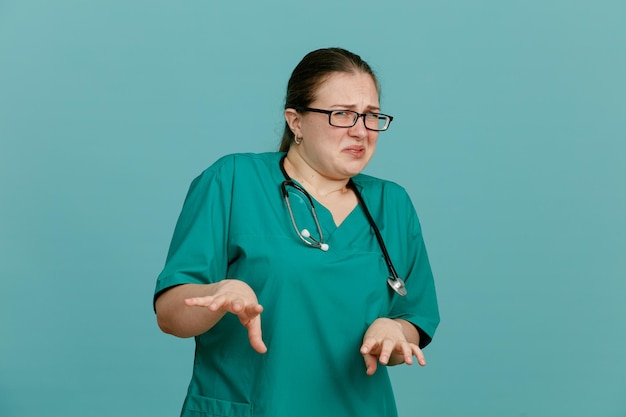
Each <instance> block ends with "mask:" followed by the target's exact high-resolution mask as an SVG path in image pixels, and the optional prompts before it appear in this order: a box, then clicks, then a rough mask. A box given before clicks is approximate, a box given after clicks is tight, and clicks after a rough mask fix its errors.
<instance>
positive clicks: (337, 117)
mask: <svg viewBox="0 0 626 417" xmlns="http://www.w3.org/2000/svg"><path fill="white" fill-rule="evenodd" d="M358 117H359V114H358V113H356V112H353V111H345V110H343V111H334V112H332V113H331V114H330V124H331V125H333V126H336V127H352V126H354V125H355V124H356V123H357V122H358V120H357V118H358ZM362 117H363V119H364V121H365V127H367V128H368V129H371V130H385V129H386V128H387V127H388V126H389V117H388V116H385V115H383V114H376V113H371V114H365V115H364V116H362Z"/></svg>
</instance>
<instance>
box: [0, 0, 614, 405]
mask: <svg viewBox="0 0 626 417" xmlns="http://www.w3.org/2000/svg"><path fill="white" fill-rule="evenodd" d="M625 21H626V3H624V1H623V0H615V1H610V0H599V1H595V2H590V1H579V0H572V1H565V0H543V1H539V0H529V1H524V2H521V1H506V2H505V1H497V0H483V1H471V2H470V1H467V2H466V1H440V2H425V1H409V0H403V1H389V2H373V1H366V2H356V1H343V2H335V1H326V0H323V1H316V2H287V1H276V0H271V1H265V2H252V1H250V2H242V1H230V2H209V1H198V0H190V1H184V2H169V1H121V0H111V1H102V0H97V1H79V0H58V1H43V0H40V1H17V0H15V1H7V0H4V1H0V210H1V212H0V214H1V215H0V267H1V271H2V276H1V277H0V301H1V302H0V415H1V416H7V417H13V416H24V417H26V416H39V415H45V416H63V417H69V416H85V415H89V416H131V415H132V416H135V415H139V416H142V415H144V416H148V415H150V416H173V415H177V414H178V412H179V409H180V404H181V402H182V400H183V397H184V394H185V390H186V385H187V382H188V378H189V376H190V371H191V360H192V351H193V342H192V340H182V339H176V338H174V337H171V336H167V335H164V334H162V333H160V331H159V330H158V328H157V326H156V323H155V319H154V315H153V312H152V306H151V298H152V291H153V287H154V282H155V278H156V275H157V274H158V273H159V271H160V268H161V267H162V265H163V262H164V260H165V255H166V251H167V247H168V244H169V239H170V237H171V233H172V231H173V227H174V224H175V221H176V218H177V215H178V213H179V210H180V208H181V205H182V201H183V198H184V196H185V193H186V191H187V187H188V185H189V182H190V181H191V180H192V178H193V177H194V176H196V175H197V174H198V173H199V172H200V171H201V170H203V169H204V168H205V167H206V166H208V165H209V164H211V163H212V162H213V161H214V160H215V159H216V158H217V157H219V156H221V155H223V154H225V153H231V152H240V151H251V152H260V151H267V150H274V149H276V147H277V146H278V141H279V137H280V133H281V129H282V126H283V121H282V120H283V119H282V110H281V106H282V100H283V95H284V89H285V86H286V82H287V79H288V77H289V74H290V72H291V70H292V69H293V67H294V66H295V65H296V64H297V62H298V61H299V60H300V59H301V58H302V56H303V55H304V54H305V53H307V52H308V51H310V50H312V49H316V48H319V47H326V46H342V47H345V48H348V49H350V50H353V51H354V52H357V53H359V54H360V55H362V57H363V58H365V59H366V60H367V61H369V62H370V63H371V64H372V66H373V67H374V68H375V70H376V71H377V72H378V74H379V76H380V80H381V83H382V85H383V96H382V103H383V109H384V111H385V112H387V113H389V114H392V115H394V116H395V119H394V123H393V125H392V128H391V130H390V131H388V132H386V133H385V134H384V135H383V136H381V138H380V141H379V148H378V151H377V155H376V156H375V159H374V161H373V162H372V163H371V164H370V166H369V167H368V169H367V173H369V174H372V175H376V176H380V177H383V178H387V179H390V180H394V181H397V182H399V183H401V184H402V185H404V186H405V187H406V188H407V189H408V191H409V193H410V194H411V196H412V198H413V200H414V203H415V205H416V207H417V209H418V213H419V214H420V218H421V220H422V223H423V229H424V233H425V238H426V241H427V245H428V248H429V253H430V257H431V261H432V265H433V269H434V272H435V274H436V279H437V285H438V291H439V298H440V307H441V314H442V324H441V326H440V329H439V332H438V334H437V336H436V338H435V340H434V342H433V344H432V345H431V347H429V348H427V350H426V355H427V359H428V361H429V364H428V366H427V367H426V368H424V369H420V368H418V367H415V366H414V367H396V368H394V369H393V370H392V376H393V379H394V385H395V387H396V393H397V399H398V406H399V410H400V414H401V416H403V417H413V416H416V417H417V416H432V417H452V416H459V417H461V416H480V417H502V416H512V417H543V416H555V415H562V416H565V415H567V416H574V417H583V416H584V417H587V416H592V417H619V416H621V417H623V416H626V399H625V398H626V397H625V396H624V393H625V392H626V361H625V360H624V352H625V351H626V325H625V318H626V306H625V303H624V298H625V296H626V279H625V278H626V261H625V258H626V256H625V255H626V221H625V215H624V214H625V213H626V191H625V184H624V183H625V179H626V168H624V156H625V153H626V144H625V139H626V81H625V74H626V25H625V24H624V22H625Z"/></svg>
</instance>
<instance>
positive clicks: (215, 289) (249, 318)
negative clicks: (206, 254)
mask: <svg viewBox="0 0 626 417" xmlns="http://www.w3.org/2000/svg"><path fill="white" fill-rule="evenodd" d="M184 303H185V305H187V306H189V307H200V308H206V309H207V310H209V311H210V312H213V313H218V312H221V313H223V314H225V313H232V314H234V315H236V316H237V317H238V318H239V321H240V322H241V324H242V325H243V326H244V327H245V328H246V329H248V339H249V340H250V345H251V346H252V348H253V349H254V350H256V351H257V352H259V353H265V352H267V347H266V346H265V343H264V342H263V338H262V332H261V312H263V306H261V304H259V301H258V299H257V296H256V294H255V293H254V291H253V290H252V288H250V286H249V285H248V284H246V283H245V282H243V281H240V280H237V279H225V280H223V281H220V282H218V283H216V284H213V285H212V286H211V291H210V294H209V295H204V296H200V297H198V296H196V297H188V298H185V299H184Z"/></svg>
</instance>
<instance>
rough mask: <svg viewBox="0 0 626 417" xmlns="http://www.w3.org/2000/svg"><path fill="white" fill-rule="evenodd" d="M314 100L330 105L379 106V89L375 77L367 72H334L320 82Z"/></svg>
mask: <svg viewBox="0 0 626 417" xmlns="http://www.w3.org/2000/svg"><path fill="white" fill-rule="evenodd" d="M314 102H315V103H318V104H324V105H328V106H332V105H365V106H378V105H379V103H378V89H377V88H376V83H375V81H374V78H372V76H371V75H370V74H367V73H365V72H360V71H359V72H334V73H332V74H330V75H329V76H327V77H326V78H325V79H324V80H323V81H322V82H321V83H320V84H319V86H318V87H317V89H316V91H315V100H314Z"/></svg>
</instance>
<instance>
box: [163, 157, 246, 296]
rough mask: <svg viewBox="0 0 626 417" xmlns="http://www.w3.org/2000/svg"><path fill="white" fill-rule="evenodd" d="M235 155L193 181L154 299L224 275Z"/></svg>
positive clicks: (216, 279) (220, 161)
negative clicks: (181, 286) (177, 289)
mask: <svg viewBox="0 0 626 417" xmlns="http://www.w3.org/2000/svg"><path fill="white" fill-rule="evenodd" d="M233 172H234V168H233V162H232V158H226V157H225V158H222V159H221V160H219V161H218V162H216V163H215V164H214V165H212V166H211V167H210V168H208V169H207V170H206V171H204V172H203V173H202V174H201V175H200V176H198V177H197V178H196V179H194V180H193V182H192V183H191V186H190V187H189V191H188V193H187V197H186V198H185V202H184V204H183V208H182V211H181V213H180V216H179V218H178V221H177V223H176V228H175V230H174V235H173V237H172V241H171V244H170V248H169V251H168V255H167V259H166V262H165V266H164V268H163V270H162V272H161V273H160V274H159V277H158V278H157V284H156V289H155V293H154V300H155V301H156V299H157V298H158V296H159V295H160V294H161V293H163V292H164V291H166V290H167V289H169V288H171V287H174V286H176V285H181V284H210V283H214V282H217V281H220V280H222V279H224V278H225V275H226V271H227V268H228V255H227V242H228V233H229V224H230V220H229V217H230V204H231V200H232V199H231V195H232V184H233Z"/></svg>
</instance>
